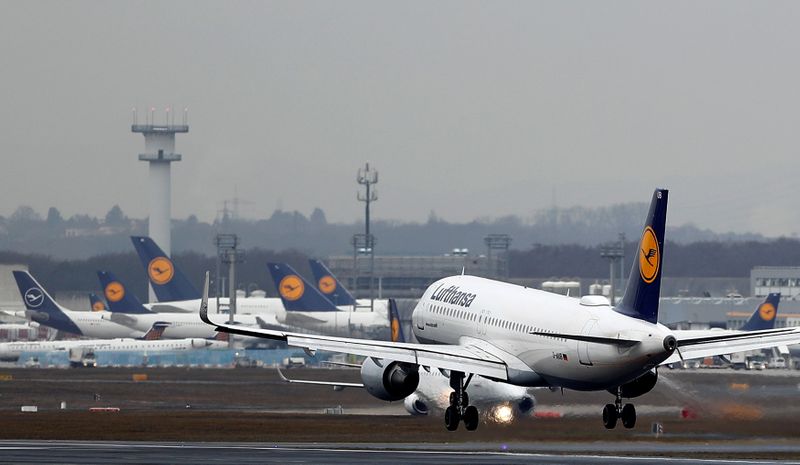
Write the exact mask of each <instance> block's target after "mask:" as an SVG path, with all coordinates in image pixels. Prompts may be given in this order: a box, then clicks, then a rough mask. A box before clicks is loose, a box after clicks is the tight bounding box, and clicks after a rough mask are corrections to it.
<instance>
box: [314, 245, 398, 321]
mask: <svg viewBox="0 0 800 465" xmlns="http://www.w3.org/2000/svg"><path fill="white" fill-rule="evenodd" d="M308 265H309V266H310V267H311V273H312V274H313V275H314V282H316V284H317V289H318V290H319V291H320V292H321V293H322V294H323V295H324V296H325V297H327V298H328V300H330V301H331V302H332V303H333V304H334V305H336V306H337V307H339V308H343V307H349V308H354V309H359V310H369V309H370V308H371V309H372V310H374V311H376V312H381V313H384V314H387V313H388V311H389V301H388V299H374V300H373V303H372V306H371V307H370V299H356V298H354V297H353V295H352V294H351V293H350V291H348V290H347V289H346V288H345V287H344V286H343V285H342V283H341V282H339V280H338V279H336V276H334V274H333V273H332V272H331V270H330V269H328V267H327V266H325V264H324V263H322V262H321V261H320V260H317V259H315V258H312V259H309V260H308Z"/></svg>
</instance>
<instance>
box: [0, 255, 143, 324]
mask: <svg viewBox="0 0 800 465" xmlns="http://www.w3.org/2000/svg"><path fill="white" fill-rule="evenodd" d="M13 274H14V279H15V280H16V281H17V287H18V288H19V293H20V295H21V296H22V302H23V303H24V304H25V308H26V309H27V310H26V311H25V315H26V316H27V317H29V318H30V319H31V320H33V321H35V322H37V323H40V324H43V325H45V326H49V327H51V328H55V329H57V330H59V331H65V332H68V333H72V334H77V335H79V336H86V337H91V338H115V337H140V336H142V335H143V334H144V333H145V331H147V330H148V329H149V328H150V326H152V325H150V326H148V327H147V328H144V329H143V330H140V331H137V330H134V329H131V328H128V327H125V326H122V325H118V324H116V323H114V322H111V321H109V320H108V319H107V318H108V315H109V314H108V312H104V311H103V312H76V311H74V310H68V309H66V308H64V307H62V306H61V305H59V304H58V303H56V301H55V300H53V298H52V297H50V295H49V294H48V293H47V291H45V289H44V287H42V286H41V285H40V284H39V283H38V282H36V280H35V279H34V278H33V276H32V275H31V274H30V273H28V272H27V271H14V272H13ZM104 316H105V317H106V318H104Z"/></svg>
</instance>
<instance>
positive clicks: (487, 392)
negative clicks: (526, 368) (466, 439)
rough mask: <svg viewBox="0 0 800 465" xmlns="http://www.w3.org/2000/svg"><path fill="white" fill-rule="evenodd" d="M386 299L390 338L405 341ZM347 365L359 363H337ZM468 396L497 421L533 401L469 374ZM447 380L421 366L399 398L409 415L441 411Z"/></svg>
mask: <svg viewBox="0 0 800 465" xmlns="http://www.w3.org/2000/svg"><path fill="white" fill-rule="evenodd" d="M388 300H389V309H390V315H391V317H390V319H391V328H392V333H391V334H392V337H391V340H392V342H406V341H405V335H404V332H403V327H402V325H401V324H400V315H399V314H398V312H397V304H396V302H395V301H394V299H388ZM336 365H343V366H349V367H353V368H356V367H360V366H361V365H354V364H346V363H345V364H343V363H337V364H336ZM278 375H279V376H280V377H281V379H282V380H283V381H285V382H287V383H294V384H313V385H324V386H333V387H334V389H336V388H339V389H341V388H344V387H356V388H363V387H364V384H363V383H337V382H334V381H310V380H297V379H289V378H287V377H286V376H285V375H284V374H283V373H282V372H281V370H280V369H278ZM470 386H471V389H470V391H471V392H472V397H473V399H474V400H476V402H477V404H476V405H480V406H481V407H482V409H483V410H484V411H485V412H486V418H487V419H488V420H490V421H493V422H497V423H508V422H511V421H513V420H514V419H515V417H519V418H524V417H527V416H530V414H531V412H533V408H534V406H535V405H536V400H535V399H534V397H533V396H532V395H530V393H528V389H527V388H525V387H522V386H514V385H511V384H507V383H500V382H497V381H492V380H489V379H486V378H483V377H481V376H476V377H475V378H473V380H472V383H470ZM449 394H450V384H449V380H448V378H447V377H446V376H445V375H444V374H442V373H441V372H440V371H439V370H430V371H425V370H422V371H420V372H419V386H417V389H416V390H415V391H414V392H413V393H412V394H410V395H409V396H408V397H406V398H405V399H403V407H404V408H405V409H406V411H407V412H408V413H409V414H411V415H430V414H431V412H433V411H434V410H441V411H444V410H445V409H446V408H447V407H448V397H449Z"/></svg>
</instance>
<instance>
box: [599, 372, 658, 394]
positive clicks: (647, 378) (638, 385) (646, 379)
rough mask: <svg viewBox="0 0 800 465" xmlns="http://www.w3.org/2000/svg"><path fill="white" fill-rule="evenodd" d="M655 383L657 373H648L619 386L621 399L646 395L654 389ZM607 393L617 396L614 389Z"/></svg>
mask: <svg viewBox="0 0 800 465" xmlns="http://www.w3.org/2000/svg"><path fill="white" fill-rule="evenodd" d="M657 381H658V372H656V371H648V372H647V373H645V374H643V375H642V376H640V377H638V378H636V379H634V380H633V381H631V382H629V383H625V384H623V385H622V386H620V387H621V388H622V397H625V398H627V399H630V398H632V397H639V396H641V395H642V394H646V393H648V392H650V390H651V389H653V388H654V387H655V385H656V382H657ZM608 392H610V393H611V394H614V395H617V390H616V389H609V390H608Z"/></svg>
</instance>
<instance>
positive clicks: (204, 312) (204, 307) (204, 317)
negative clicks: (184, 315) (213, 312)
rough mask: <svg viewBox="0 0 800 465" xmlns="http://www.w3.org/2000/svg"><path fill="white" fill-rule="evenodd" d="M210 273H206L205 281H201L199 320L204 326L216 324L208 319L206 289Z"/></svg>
mask: <svg viewBox="0 0 800 465" xmlns="http://www.w3.org/2000/svg"><path fill="white" fill-rule="evenodd" d="M210 279H211V278H210V273H209V272H208V271H206V279H205V280H204V281H203V297H202V299H201V300H200V319H201V320H203V322H205V323H206V324H209V325H212V326H216V323H214V322H212V321H211V320H209V319H208V288H209V280H210Z"/></svg>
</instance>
